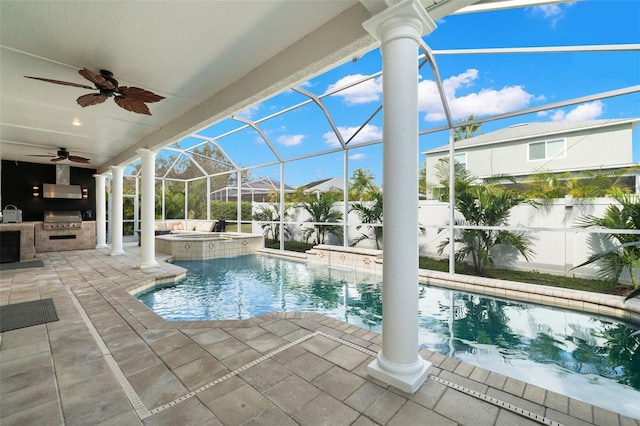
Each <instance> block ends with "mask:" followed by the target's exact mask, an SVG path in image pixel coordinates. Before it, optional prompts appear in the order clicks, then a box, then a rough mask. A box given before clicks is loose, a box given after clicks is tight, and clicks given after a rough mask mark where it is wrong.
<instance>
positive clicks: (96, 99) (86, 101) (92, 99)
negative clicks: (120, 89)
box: [76, 93, 107, 108]
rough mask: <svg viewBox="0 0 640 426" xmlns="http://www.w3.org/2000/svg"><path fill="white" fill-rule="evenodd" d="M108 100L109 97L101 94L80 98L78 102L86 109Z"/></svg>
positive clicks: (91, 94)
mask: <svg viewBox="0 0 640 426" xmlns="http://www.w3.org/2000/svg"><path fill="white" fill-rule="evenodd" d="M106 100H107V97H106V96H105V95H102V94H100V93H90V94H88V95H82V96H80V97H79V98H78V99H76V102H78V105H80V106H81V107H82V108H84V107H88V106H91V105H98V104H101V103H103V102H104V101H106Z"/></svg>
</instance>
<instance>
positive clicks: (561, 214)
mask: <svg viewBox="0 0 640 426" xmlns="http://www.w3.org/2000/svg"><path fill="white" fill-rule="evenodd" d="M612 203H615V201H613V200H611V199H609V198H596V199H592V200H575V199H574V200H571V201H568V204H569V205H567V202H566V201H565V199H556V200H553V201H550V202H545V203H541V204H540V205H538V206H537V207H533V206H529V205H521V206H518V207H515V208H514V209H512V211H511V218H510V220H509V225H510V226H511V227H517V228H533V229H530V230H529V231H527V232H526V233H527V235H528V236H529V238H530V240H531V248H532V249H533V251H534V252H535V255H533V256H532V258H531V261H530V262H527V261H526V260H525V259H524V258H522V256H520V255H519V254H518V253H517V252H515V251H513V250H508V249H505V248H501V247H497V248H496V251H495V256H494V261H495V263H496V265H497V266H499V267H506V268H510V269H520V270H534V271H539V272H544V273H551V274H557V275H569V276H576V277H583V278H596V276H597V272H598V269H597V266H595V265H590V266H586V267H581V268H579V269H575V270H571V268H573V267H574V266H576V265H579V264H581V263H583V262H584V261H586V260H587V258H588V257H589V256H591V254H593V253H595V252H600V251H602V250H603V247H605V246H603V245H602V244H603V242H602V238H601V237H600V236H599V234H596V233H590V232H586V231H585V230H584V229H581V228H579V227H578V222H577V219H578V218H580V217H584V216H587V215H594V216H598V217H601V216H602V215H603V214H604V213H605V211H606V209H607V207H608V206H609V205H610V204H612ZM257 205H258V204H257V203H254V209H255V207H256V206H257ZM343 206H344V204H343V203H342V202H340V203H336V204H335V205H334V208H335V209H336V210H339V211H343V208H344V207H343ZM289 212H290V213H293V217H294V219H292V222H303V221H305V220H306V219H307V218H308V215H307V213H306V212H305V211H304V210H303V209H302V208H296V209H293V208H292V209H290V210H289ZM418 217H419V221H420V225H421V226H422V227H423V228H424V231H425V232H424V234H422V235H420V236H419V242H420V255H421V256H428V257H433V258H446V257H448V254H449V248H448V247H447V248H446V249H445V251H444V252H443V254H442V255H441V254H439V253H438V245H439V244H440V242H441V241H442V240H444V239H446V238H447V237H448V236H449V230H448V228H447V227H448V225H449V207H448V205H447V204H446V203H442V202H439V201H435V200H427V201H420V207H419V215H418ZM456 218H457V219H462V216H460V215H456ZM348 223H349V232H348V234H349V235H348V237H349V240H348V241H349V243H350V242H351V241H352V240H353V239H354V238H356V237H358V236H359V235H360V234H361V233H363V232H367V231H366V225H363V227H362V228H361V229H360V230H359V231H358V230H356V226H357V225H359V224H360V223H359V220H358V216H357V215H355V214H353V213H351V214H349V219H348ZM290 228H291V229H292V230H294V231H295V232H293V235H292V238H291V239H295V240H302V235H301V232H299V231H300V229H301V225H299V224H295V225H294V224H291V225H290ZM443 228H446V229H443ZM439 230H441V231H440V232H439ZM253 231H254V232H262V230H261V228H260V225H258V224H255V223H254V229H253ZM418 232H419V231H418V230H417V229H416V233H417V234H418ZM327 243H328V244H334V245H340V244H341V242H340V241H338V240H337V239H336V238H335V237H330V238H329V240H328V241H327ZM358 247H362V248H375V242H374V240H373V239H370V240H366V241H363V242H361V243H360V244H358ZM621 280H622V281H623V282H627V283H630V279H629V276H628V274H627V273H625V274H623V276H622V279H621Z"/></svg>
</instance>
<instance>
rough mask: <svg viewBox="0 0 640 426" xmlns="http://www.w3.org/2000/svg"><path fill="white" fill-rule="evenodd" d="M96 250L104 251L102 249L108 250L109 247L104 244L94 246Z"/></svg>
mask: <svg viewBox="0 0 640 426" xmlns="http://www.w3.org/2000/svg"><path fill="white" fill-rule="evenodd" d="M96 248H97V249H104V248H109V246H108V245H106V244H96Z"/></svg>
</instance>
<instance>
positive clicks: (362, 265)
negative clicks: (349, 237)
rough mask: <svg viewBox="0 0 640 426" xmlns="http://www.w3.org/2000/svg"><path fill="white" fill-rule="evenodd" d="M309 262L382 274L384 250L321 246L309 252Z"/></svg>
mask: <svg viewBox="0 0 640 426" xmlns="http://www.w3.org/2000/svg"><path fill="white" fill-rule="evenodd" d="M307 260H308V261H309V262H315V263H323V264H326V265H331V266H340V267H344V268H351V269H355V270H358V271H367V272H376V273H382V250H375V249H364V248H357V247H342V246H330V245H326V244H320V245H317V246H314V247H313V248H312V249H311V250H307Z"/></svg>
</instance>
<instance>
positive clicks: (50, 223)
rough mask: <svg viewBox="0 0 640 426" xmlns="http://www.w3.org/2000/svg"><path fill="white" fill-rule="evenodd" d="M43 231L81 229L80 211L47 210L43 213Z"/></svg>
mask: <svg viewBox="0 0 640 426" xmlns="http://www.w3.org/2000/svg"><path fill="white" fill-rule="evenodd" d="M42 227H43V228H44V229H45V230H49V231H50V230H55V229H79V228H81V227H82V214H81V213H80V210H57V211H56V210H47V211H45V212H44V223H43V225H42Z"/></svg>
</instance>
